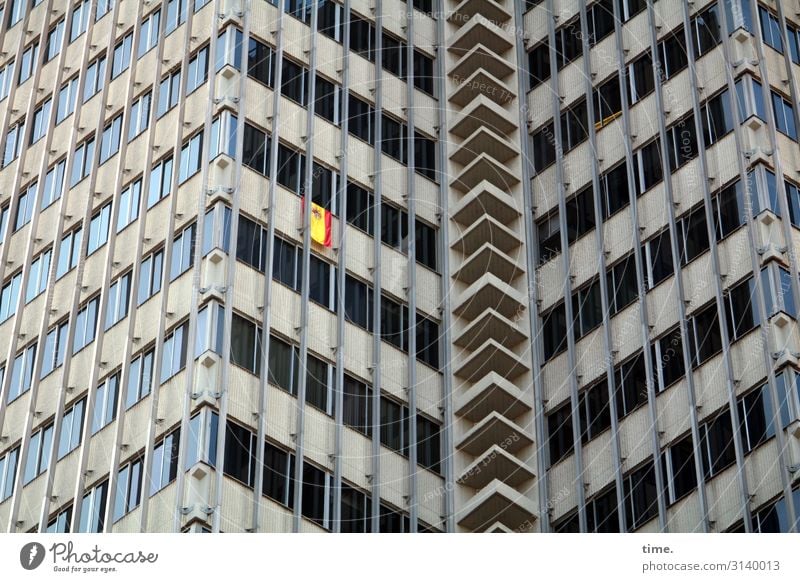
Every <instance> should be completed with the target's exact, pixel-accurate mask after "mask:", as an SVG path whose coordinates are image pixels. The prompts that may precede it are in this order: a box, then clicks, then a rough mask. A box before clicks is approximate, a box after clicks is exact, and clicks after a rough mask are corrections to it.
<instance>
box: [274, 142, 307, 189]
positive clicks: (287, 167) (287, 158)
mask: <svg viewBox="0 0 800 582" xmlns="http://www.w3.org/2000/svg"><path fill="white" fill-rule="evenodd" d="M305 167H306V157H305V156H304V155H303V154H302V153H300V152H298V151H295V150H293V149H290V148H288V147H286V146H285V145H283V144H280V146H279V147H278V175H277V176H276V177H275V179H276V181H277V182H278V184H280V185H281V186H283V187H284V188H287V189H289V190H291V191H292V192H294V193H295V194H298V193H299V192H300V188H301V185H302V184H303V176H304V175H305Z"/></svg>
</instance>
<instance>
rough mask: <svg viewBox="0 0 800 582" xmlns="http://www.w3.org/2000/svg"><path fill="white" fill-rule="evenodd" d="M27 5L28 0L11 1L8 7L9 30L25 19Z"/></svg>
mask: <svg viewBox="0 0 800 582" xmlns="http://www.w3.org/2000/svg"><path fill="white" fill-rule="evenodd" d="M27 4H28V1H27V0H9V2H8V7H7V10H8V12H7V14H8V28H9V29H10V28H11V27H12V26H14V25H15V24H16V23H17V22H19V21H20V20H22V19H23V18H25V12H26V8H27Z"/></svg>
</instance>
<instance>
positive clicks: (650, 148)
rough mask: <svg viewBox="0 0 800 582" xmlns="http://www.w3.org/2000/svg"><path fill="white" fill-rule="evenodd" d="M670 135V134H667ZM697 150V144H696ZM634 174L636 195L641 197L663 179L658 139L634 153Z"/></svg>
mask: <svg viewBox="0 0 800 582" xmlns="http://www.w3.org/2000/svg"><path fill="white" fill-rule="evenodd" d="M667 135H669V134H667ZM695 148H696V143H695ZM633 156H634V174H635V176H636V181H635V186H636V195H637V196H641V195H642V194H644V193H645V192H647V191H648V190H649V189H650V188H652V187H653V186H655V185H656V184H658V183H659V182H660V181H661V179H662V178H663V175H664V174H663V169H662V167H661V143H660V140H659V139H658V138H656V139H655V140H654V141H652V142H650V143H649V144H647V145H646V146H644V147H643V148H642V149H640V150H638V151H637V152H634V154H633Z"/></svg>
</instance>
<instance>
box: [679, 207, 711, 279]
mask: <svg viewBox="0 0 800 582" xmlns="http://www.w3.org/2000/svg"><path fill="white" fill-rule="evenodd" d="M677 230H678V236H679V239H678V254H679V255H680V260H681V265H686V264H688V263H689V262H691V261H692V260H694V259H695V258H696V257H698V256H700V255H701V254H702V253H704V252H705V251H707V250H708V249H709V242H708V230H707V228H706V213H705V209H704V207H703V205H702V204H700V205H698V206H696V207H695V208H693V209H692V210H690V211H689V212H688V213H687V214H686V215H685V216H683V217H682V218H680V219H679V220H678V224H677Z"/></svg>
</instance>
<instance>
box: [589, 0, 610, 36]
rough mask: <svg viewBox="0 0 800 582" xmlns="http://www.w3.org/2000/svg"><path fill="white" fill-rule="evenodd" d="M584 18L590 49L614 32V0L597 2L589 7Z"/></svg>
mask: <svg viewBox="0 0 800 582" xmlns="http://www.w3.org/2000/svg"><path fill="white" fill-rule="evenodd" d="M586 16H587V18H588V20H589V22H588V28H589V46H590V47H591V46H594V45H596V44H597V43H598V42H600V41H601V40H602V39H604V38H605V37H606V36H608V35H609V34H611V33H612V32H614V0H599V2H596V3H595V4H592V5H591V6H590V7H589V10H588V11H587V13H586Z"/></svg>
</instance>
